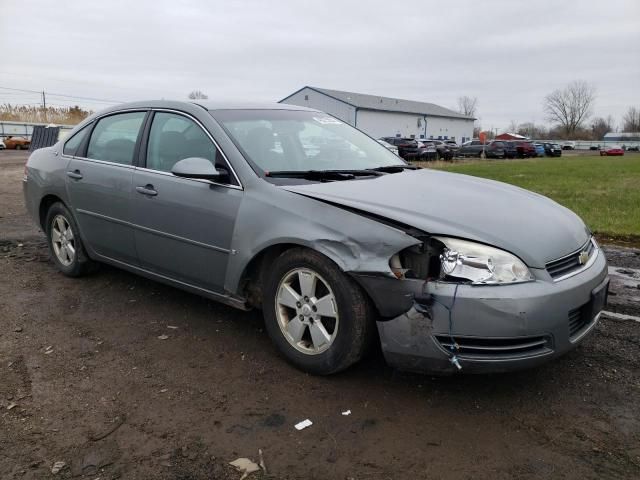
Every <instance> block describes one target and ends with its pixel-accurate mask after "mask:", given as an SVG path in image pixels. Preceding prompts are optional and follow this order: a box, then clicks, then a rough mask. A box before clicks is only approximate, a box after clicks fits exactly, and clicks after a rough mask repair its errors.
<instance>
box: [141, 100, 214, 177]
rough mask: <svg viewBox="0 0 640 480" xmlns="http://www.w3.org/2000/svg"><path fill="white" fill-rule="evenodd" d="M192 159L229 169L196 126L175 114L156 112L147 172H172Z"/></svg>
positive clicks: (210, 142)
mask: <svg viewBox="0 0 640 480" xmlns="http://www.w3.org/2000/svg"><path fill="white" fill-rule="evenodd" d="M191 157H198V158H206V159H207V160H209V161H210V162H211V163H213V164H214V165H216V166H217V167H224V166H225V165H224V161H223V160H222V159H221V158H220V156H219V153H218V149H217V148H216V146H215V145H214V144H213V142H212V141H211V139H210V138H209V137H208V136H207V134H206V133H205V132H204V131H203V130H202V128H200V126H199V125H198V124H197V123H196V122H194V121H193V120H191V119H190V118H187V117H184V116H182V115H178V114H175V113H167V112H156V114H155V115H154V117H153V123H152V124H151V131H150V132H149V143H148V145H147V165H146V166H147V168H150V169H152V170H159V171H161V172H171V169H172V168H173V166H174V165H175V164H176V162H178V161H179V160H183V159H185V158H191ZM221 162H222V163H221Z"/></svg>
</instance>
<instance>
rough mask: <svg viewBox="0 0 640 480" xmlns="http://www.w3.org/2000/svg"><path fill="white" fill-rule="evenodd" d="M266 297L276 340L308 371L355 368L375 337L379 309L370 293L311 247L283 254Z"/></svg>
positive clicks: (268, 320) (265, 310)
mask: <svg viewBox="0 0 640 480" xmlns="http://www.w3.org/2000/svg"><path fill="white" fill-rule="evenodd" d="M263 298H264V300H263V313H264V317H265V325H266V329H267V332H268V333H269V336H270V337H271V340H272V341H273V342H274V343H275V345H276V347H277V348H278V350H279V351H280V352H281V353H282V354H283V355H284V356H285V357H286V358H287V360H289V362H291V363H292V364H293V365H295V366H296V367H298V368H299V369H301V370H304V371H306V372H309V373H312V374H316V375H328V374H331V373H336V372H339V371H341V370H344V369H346V368H348V367H350V366H351V365H353V364H354V363H356V362H357V361H358V360H360V359H361V358H362V356H363V355H364V353H365V351H366V349H367V347H368V345H369V344H370V342H371V339H372V337H373V335H374V328H375V318H374V311H373V308H372V306H371V304H370V302H369V299H368V298H367V297H366V295H365V293H364V292H363V291H362V289H361V288H360V287H359V286H358V285H357V284H356V283H355V282H354V281H353V280H352V279H350V278H349V277H347V276H346V275H345V274H344V273H343V272H342V271H341V270H340V269H339V268H338V267H337V265H335V264H334V263H333V262H332V261H331V260H329V259H328V258H326V257H324V256H323V255H321V254H319V253H317V252H314V251H312V250H307V249H302V248H295V249H292V250H288V251H286V252H285V253H283V254H282V255H281V256H280V257H278V258H277V259H276V260H275V262H274V264H273V265H272V268H271V273H270V275H269V276H268V279H267V280H266V285H265V289H264V296H263Z"/></svg>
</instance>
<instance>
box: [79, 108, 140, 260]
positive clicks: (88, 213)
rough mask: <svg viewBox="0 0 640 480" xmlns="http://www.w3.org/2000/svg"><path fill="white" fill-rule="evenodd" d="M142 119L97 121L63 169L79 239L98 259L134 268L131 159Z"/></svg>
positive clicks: (131, 115)
mask: <svg viewBox="0 0 640 480" xmlns="http://www.w3.org/2000/svg"><path fill="white" fill-rule="evenodd" d="M145 116H146V111H134V112H122V113H114V114H111V115H108V116H105V117H102V118H100V119H98V120H97V121H96V122H94V124H93V125H92V126H91V127H90V128H91V131H90V132H88V135H89V136H88V138H87V139H83V141H82V145H81V146H79V147H78V148H77V149H76V150H75V151H74V154H75V155H74V156H73V158H72V159H71V161H70V162H69V164H68V166H67V191H68V195H69V199H70V201H71V207H72V209H73V212H74V214H75V218H76V220H77V222H78V225H79V227H80V232H81V234H82V238H83V240H84V241H85V242H86V243H87V244H88V247H89V248H90V249H91V250H93V251H94V252H96V253H98V254H99V255H102V256H104V257H108V258H110V259H113V260H118V261H121V262H125V263H128V264H132V265H135V264H137V255H136V250H135V242H134V237H133V229H132V226H131V220H132V216H131V204H130V202H131V188H132V185H131V182H132V178H133V159H134V157H135V156H136V152H137V149H138V148H139V141H140V134H141V132H142V125H143V123H144V120H145ZM71 140H75V136H74V138H73V139H71ZM71 140H70V141H71Z"/></svg>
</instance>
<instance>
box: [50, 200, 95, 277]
mask: <svg viewBox="0 0 640 480" xmlns="http://www.w3.org/2000/svg"><path fill="white" fill-rule="evenodd" d="M58 215H62V216H63V217H64V218H65V219H66V220H67V222H69V225H70V226H71V230H72V231H73V237H74V240H75V247H76V256H75V258H74V259H73V262H71V264H70V265H63V264H62V263H60V260H58V257H57V256H56V254H55V252H54V250H53V240H52V238H51V230H52V223H53V219H54V218H55V217H56V216H58ZM45 228H46V230H45V233H46V235H47V244H48V245H49V251H50V252H51V259H52V260H53V263H55V265H56V267H57V268H58V270H60V271H61V272H62V273H63V274H65V275H67V276H69V277H78V276H80V275H83V274H85V273H86V272H87V269H88V266H89V264H90V262H91V261H90V260H89V257H88V256H87V254H86V252H85V250H84V246H83V244H82V240H81V238H80V230H79V229H78V225H77V224H76V221H75V219H74V218H73V215H71V212H70V211H69V209H68V208H67V207H65V206H64V205H63V204H62V203H60V202H56V203H54V204H53V205H51V207H50V208H49V210H48V211H47V216H46V220H45Z"/></svg>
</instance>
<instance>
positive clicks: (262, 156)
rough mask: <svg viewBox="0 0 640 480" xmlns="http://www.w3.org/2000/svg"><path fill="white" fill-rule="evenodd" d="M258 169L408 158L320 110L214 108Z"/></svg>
mask: <svg viewBox="0 0 640 480" xmlns="http://www.w3.org/2000/svg"><path fill="white" fill-rule="evenodd" d="M211 113H212V115H213V116H214V117H215V119H216V120H218V121H219V122H220V123H221V124H222V126H223V127H224V129H225V130H226V131H227V133H228V134H229V136H230V137H231V139H232V140H233V142H234V143H235V144H236V146H237V147H239V148H240V150H241V151H242V152H243V153H244V155H245V157H246V158H247V160H248V161H249V162H250V163H251V164H252V166H253V167H254V169H257V171H258V173H261V174H265V173H267V172H276V171H300V172H302V171H308V170H354V169H358V170H360V169H371V168H378V167H384V166H389V165H398V164H403V163H404V162H403V161H402V160H401V159H400V158H398V157H397V156H396V155H394V154H393V153H391V152H390V151H389V150H388V149H387V148H385V147H383V146H382V145H380V143H378V142H377V141H375V140H373V139H371V138H370V137H368V136H367V135H365V134H364V133H362V132H361V131H359V130H356V129H355V128H353V127H351V126H350V125H348V124H346V123H345V122H342V121H341V120H338V119H336V118H334V117H331V116H329V115H327V114H325V113H321V112H307V111H299V110H216V111H213V112H211Z"/></svg>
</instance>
